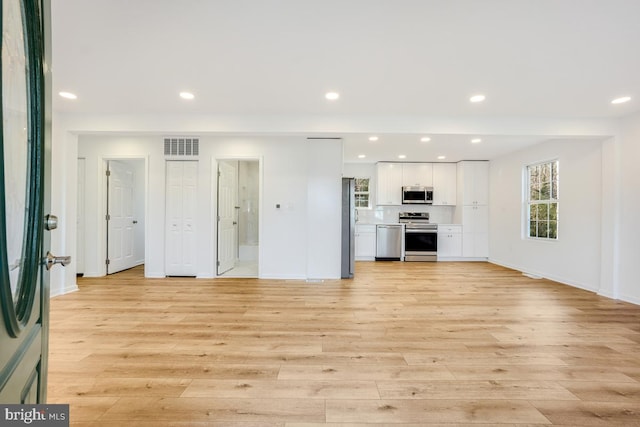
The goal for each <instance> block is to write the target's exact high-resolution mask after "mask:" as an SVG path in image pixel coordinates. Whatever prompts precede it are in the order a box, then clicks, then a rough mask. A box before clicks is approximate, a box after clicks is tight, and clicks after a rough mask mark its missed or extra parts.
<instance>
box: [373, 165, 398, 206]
mask: <svg viewBox="0 0 640 427" xmlns="http://www.w3.org/2000/svg"><path fill="white" fill-rule="evenodd" d="M376 170H377V173H378V180H377V181H378V182H377V188H376V196H377V197H376V201H377V202H376V203H377V204H378V205H398V206H399V205H400V204H402V163H377V164H376Z"/></svg>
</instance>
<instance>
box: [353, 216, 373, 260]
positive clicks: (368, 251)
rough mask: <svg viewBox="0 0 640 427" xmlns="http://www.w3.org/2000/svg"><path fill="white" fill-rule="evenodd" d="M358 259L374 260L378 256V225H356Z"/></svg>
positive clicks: (356, 255) (356, 254)
mask: <svg viewBox="0 0 640 427" xmlns="http://www.w3.org/2000/svg"><path fill="white" fill-rule="evenodd" d="M355 234H356V236H355V237H356V239H355V240H356V242H355V245H356V251H355V252H356V253H355V257H356V260H357V261H373V260H374V259H375V257H376V226H375V225H372V224H363V225H356V233H355Z"/></svg>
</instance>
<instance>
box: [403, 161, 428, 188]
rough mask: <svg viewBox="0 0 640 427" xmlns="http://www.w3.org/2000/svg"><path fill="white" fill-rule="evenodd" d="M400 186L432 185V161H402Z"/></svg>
mask: <svg viewBox="0 0 640 427" xmlns="http://www.w3.org/2000/svg"><path fill="white" fill-rule="evenodd" d="M402 186H403V187H405V186H422V187H433V163H402Z"/></svg>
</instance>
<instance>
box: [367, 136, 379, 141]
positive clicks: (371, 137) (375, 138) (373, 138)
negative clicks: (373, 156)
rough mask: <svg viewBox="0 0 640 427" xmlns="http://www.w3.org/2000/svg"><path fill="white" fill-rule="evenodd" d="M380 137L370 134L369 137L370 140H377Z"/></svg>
mask: <svg viewBox="0 0 640 427" xmlns="http://www.w3.org/2000/svg"><path fill="white" fill-rule="evenodd" d="M377 140H378V137H377V136H370V137H369V141H377Z"/></svg>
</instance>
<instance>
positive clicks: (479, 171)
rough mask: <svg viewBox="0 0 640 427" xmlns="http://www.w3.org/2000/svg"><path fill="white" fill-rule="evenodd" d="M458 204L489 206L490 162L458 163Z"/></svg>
mask: <svg viewBox="0 0 640 427" xmlns="http://www.w3.org/2000/svg"><path fill="white" fill-rule="evenodd" d="M458 181H459V183H460V184H461V185H459V186H458V189H459V191H458V203H460V204H462V205H487V204H489V162H486V161H464V162H459V163H458Z"/></svg>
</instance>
